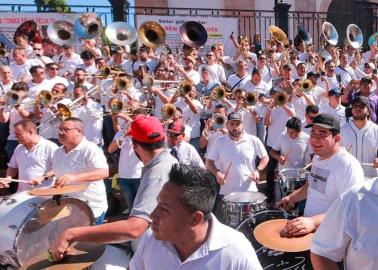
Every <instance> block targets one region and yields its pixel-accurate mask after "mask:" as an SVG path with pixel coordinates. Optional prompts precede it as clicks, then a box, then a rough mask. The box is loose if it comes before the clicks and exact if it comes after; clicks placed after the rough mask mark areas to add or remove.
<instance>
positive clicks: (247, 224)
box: [236, 210, 313, 270]
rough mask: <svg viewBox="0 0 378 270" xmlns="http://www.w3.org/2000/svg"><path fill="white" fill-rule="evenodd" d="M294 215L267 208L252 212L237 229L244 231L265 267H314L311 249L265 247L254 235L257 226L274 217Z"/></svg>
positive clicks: (279, 268)
mask: <svg viewBox="0 0 378 270" xmlns="http://www.w3.org/2000/svg"><path fill="white" fill-rule="evenodd" d="M293 218H295V216H294V215H291V214H289V213H286V212H283V211H280V210H265V211H261V212H258V213H254V214H252V215H251V216H250V217H249V218H248V219H246V220H244V221H243V222H242V223H241V224H240V225H239V226H238V227H237V228H236V229H237V230H238V231H240V232H242V233H243V234H244V235H245V236H246V237H247V239H248V240H249V241H250V242H251V243H252V246H253V248H254V249H255V251H256V255H257V257H258V259H259V261H260V263H261V266H262V267H263V269H275V270H284V269H285V270H288V269H292V270H294V269H298V270H299V269H301V270H309V269H313V268H312V265H311V260H310V250H307V251H301V252H281V251H277V250H272V249H269V248H266V247H264V246H263V245H261V244H260V243H259V242H257V240H256V239H255V237H254V230H255V228H256V227H257V226H258V225H259V224H261V223H263V222H265V221H269V220H273V219H293Z"/></svg>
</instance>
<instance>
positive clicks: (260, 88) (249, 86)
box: [244, 80, 269, 95]
mask: <svg viewBox="0 0 378 270" xmlns="http://www.w3.org/2000/svg"><path fill="white" fill-rule="evenodd" d="M244 89H245V90H247V92H248V93H251V92H257V93H258V94H264V95H266V94H268V92H269V89H268V84H267V83H266V82H264V81H263V80H261V81H260V83H259V84H258V85H255V84H253V83H252V81H251V80H249V81H247V82H246V84H245V85H244Z"/></svg>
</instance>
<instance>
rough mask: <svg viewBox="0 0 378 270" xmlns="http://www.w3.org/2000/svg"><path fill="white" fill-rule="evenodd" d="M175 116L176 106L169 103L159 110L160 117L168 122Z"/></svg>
mask: <svg viewBox="0 0 378 270" xmlns="http://www.w3.org/2000/svg"><path fill="white" fill-rule="evenodd" d="M175 115H176V106H175V105H174V104H171V103H166V104H164V106H163V107H162V108H161V116H162V117H163V120H164V121H165V120H169V119H172V118H173V117H175Z"/></svg>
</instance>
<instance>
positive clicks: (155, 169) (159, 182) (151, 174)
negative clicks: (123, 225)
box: [130, 151, 177, 222]
mask: <svg viewBox="0 0 378 270" xmlns="http://www.w3.org/2000/svg"><path fill="white" fill-rule="evenodd" d="M175 163H177V159H175V158H174V157H173V156H172V155H171V154H169V153H168V152H166V151H162V152H161V153H160V154H159V155H157V156H156V157H155V158H154V159H153V160H151V161H150V162H149V163H148V164H147V165H145V166H144V167H143V168H142V178H141V181H140V186H139V189H138V193H137V195H136V197H135V201H134V207H133V209H132V210H131V213H130V216H132V217H140V218H143V219H145V220H147V221H148V222H151V218H150V214H151V213H152V211H153V210H154V209H155V207H156V204H157V203H156V197H157V195H158V194H159V192H160V190H161V189H162V187H163V185H164V184H165V183H166V182H167V181H168V180H169V178H168V175H169V172H170V171H171V168H172V165H173V164H175Z"/></svg>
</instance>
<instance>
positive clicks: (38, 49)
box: [33, 48, 42, 51]
mask: <svg viewBox="0 0 378 270" xmlns="http://www.w3.org/2000/svg"><path fill="white" fill-rule="evenodd" d="M33 50H34V51H40V50H42V48H33Z"/></svg>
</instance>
